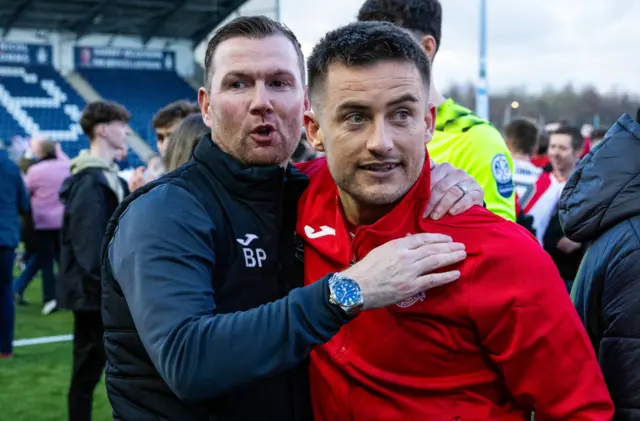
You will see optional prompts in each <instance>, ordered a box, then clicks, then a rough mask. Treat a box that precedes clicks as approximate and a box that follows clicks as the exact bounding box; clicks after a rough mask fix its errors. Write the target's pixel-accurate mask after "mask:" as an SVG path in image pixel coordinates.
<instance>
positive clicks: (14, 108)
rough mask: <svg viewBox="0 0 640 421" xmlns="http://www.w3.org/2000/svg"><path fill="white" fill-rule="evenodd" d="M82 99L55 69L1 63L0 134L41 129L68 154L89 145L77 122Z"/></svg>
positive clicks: (25, 133) (23, 133)
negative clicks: (58, 142) (59, 143)
mask: <svg viewBox="0 0 640 421" xmlns="http://www.w3.org/2000/svg"><path fill="white" fill-rule="evenodd" d="M84 105H85V101H84V100H83V99H82V97H80V95H78V93H77V92H75V90H74V89H73V88H72V87H71V86H70V85H69V84H68V83H67V81H66V80H65V79H64V78H63V77H62V76H61V75H60V74H58V72H56V71H55V69H53V68H51V67H44V66H26V67H23V66H6V65H2V66H0V138H3V139H5V140H10V139H11V138H13V137H14V136H23V137H28V136H31V135H33V134H36V133H42V134H44V135H45V136H48V137H49V138H51V139H53V140H57V141H60V142H61V145H62V149H63V150H64V152H65V153H66V154H67V155H69V156H70V157H73V156H76V155H77V154H78V152H79V151H80V150H81V149H85V148H87V147H88V146H89V142H88V139H87V137H86V136H84V135H83V134H82V130H81V129H80V126H79V125H78V123H77V122H78V119H79V118H80V115H81V113H82V109H83V108H84Z"/></svg>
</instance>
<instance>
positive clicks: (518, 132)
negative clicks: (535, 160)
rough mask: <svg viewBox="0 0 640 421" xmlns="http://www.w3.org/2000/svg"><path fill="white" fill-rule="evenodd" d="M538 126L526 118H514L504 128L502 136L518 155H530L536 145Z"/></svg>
mask: <svg viewBox="0 0 640 421" xmlns="http://www.w3.org/2000/svg"><path fill="white" fill-rule="evenodd" d="M538 133H539V129H538V126H537V125H536V124H535V123H534V122H533V121H531V120H529V119H528V118H524V117H520V118H515V119H513V120H511V121H510V122H509V124H507V126H506V127H505V128H504V135H505V137H507V138H508V139H509V140H510V141H511V143H512V144H513V147H514V148H515V149H516V150H517V151H518V152H520V153H524V154H527V155H532V154H533V153H534V152H535V151H536V146H537V145H538Z"/></svg>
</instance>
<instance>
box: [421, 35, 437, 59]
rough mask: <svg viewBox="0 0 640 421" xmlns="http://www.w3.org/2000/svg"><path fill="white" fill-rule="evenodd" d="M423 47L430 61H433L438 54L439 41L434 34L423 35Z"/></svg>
mask: <svg viewBox="0 0 640 421" xmlns="http://www.w3.org/2000/svg"><path fill="white" fill-rule="evenodd" d="M422 48H424V51H425V52H426V53H427V57H429V61H433V58H434V57H435V56H436V51H437V50H438V43H437V42H436V39H435V38H434V37H433V36H432V35H425V36H423V37H422Z"/></svg>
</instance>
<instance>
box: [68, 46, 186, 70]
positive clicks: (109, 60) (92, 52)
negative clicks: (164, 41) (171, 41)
mask: <svg viewBox="0 0 640 421" xmlns="http://www.w3.org/2000/svg"><path fill="white" fill-rule="evenodd" d="M74 56H75V66H76V68H77V69H126V70H159V71H173V70H175V62H176V59H175V53H174V52H173V51H163V50H144V49H136V48H118V47H75V52H74Z"/></svg>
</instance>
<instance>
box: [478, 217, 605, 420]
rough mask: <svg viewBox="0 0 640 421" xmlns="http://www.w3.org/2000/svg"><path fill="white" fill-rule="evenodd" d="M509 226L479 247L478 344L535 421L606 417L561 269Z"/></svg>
mask: <svg viewBox="0 0 640 421" xmlns="http://www.w3.org/2000/svg"><path fill="white" fill-rule="evenodd" d="M510 225H511V224H509V225H507V224H506V223H505V224H504V225H503V226H502V227H501V230H502V233H496V234H495V237H497V238H494V241H491V242H484V243H483V250H482V256H483V257H482V260H481V261H480V262H479V263H478V264H477V266H476V267H475V269H474V272H473V275H472V276H473V277H472V278H471V279H472V281H470V283H469V285H470V290H469V292H470V301H471V302H470V306H469V308H470V316H471V319H472V320H473V323H474V324H475V325H476V327H477V329H478V333H479V335H480V338H481V342H482V345H483V346H484V347H485V348H486V349H487V350H488V353H489V356H490V358H491V359H492V360H493V361H494V362H495V363H496V365H497V366H498V368H499V370H500V371H501V372H502V375H503V376H504V378H505V380H506V385H507V387H508V389H509V391H510V392H511V394H512V395H513V396H514V398H515V399H516V400H518V401H519V402H520V403H521V404H522V405H526V406H527V407H532V408H534V410H535V413H536V420H541V421H544V420H572V421H575V420H585V421H586V420H610V419H611V418H612V417H613V411H614V408H613V403H612V402H611V398H610V397H609V393H608V391H607V386H606V384H605V382H604V378H603V376H602V372H601V370H600V366H599V365H598V361H597V360H596V357H595V353H594V351H593V349H592V346H591V343H590V342H589V338H588V336H587V334H586V331H585V329H584V327H583V326H582V323H581V321H580V319H579V318H578V314H577V312H576V310H575V308H574V307H573V304H572V303H571V300H570V298H569V294H568V293H567V291H566V289H565V286H564V282H563V281H562V280H561V279H560V276H559V274H558V270H557V269H556V268H555V266H554V264H553V262H552V260H551V258H550V257H549V256H548V255H547V254H546V253H545V252H544V250H543V249H542V248H541V247H540V246H539V245H538V244H537V243H535V242H534V241H533V240H531V239H530V238H528V237H527V238H524V235H523V234H521V233H520V232H519V230H517V229H515V228H516V227H513V226H510ZM511 233H513V234H514V235H512V236H511V238H506V237H505V236H509V235H511Z"/></svg>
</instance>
